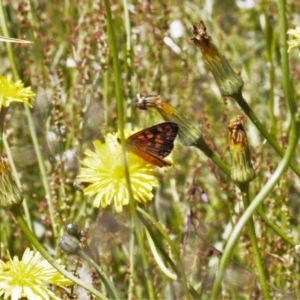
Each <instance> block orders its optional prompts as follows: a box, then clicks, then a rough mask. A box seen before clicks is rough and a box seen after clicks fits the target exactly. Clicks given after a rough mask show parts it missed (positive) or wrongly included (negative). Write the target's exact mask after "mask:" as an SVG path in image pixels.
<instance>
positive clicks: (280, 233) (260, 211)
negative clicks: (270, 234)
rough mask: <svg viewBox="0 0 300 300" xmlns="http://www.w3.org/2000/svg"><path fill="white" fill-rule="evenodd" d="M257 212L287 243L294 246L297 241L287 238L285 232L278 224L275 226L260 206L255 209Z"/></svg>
mask: <svg viewBox="0 0 300 300" xmlns="http://www.w3.org/2000/svg"><path fill="white" fill-rule="evenodd" d="M257 213H258V214H259V216H260V217H261V218H262V219H263V221H264V222H265V223H266V224H267V225H268V226H269V227H270V228H271V229H273V230H274V231H275V232H276V233H277V234H278V235H279V236H280V237H281V238H282V239H283V240H285V241H286V242H287V243H289V244H290V245H291V246H296V245H297V243H296V242H295V241H294V240H292V239H291V238H289V237H288V236H287V235H286V233H285V232H284V231H283V230H282V229H281V228H280V227H278V226H276V225H275V224H274V223H273V222H271V221H270V220H269V219H268V217H267V216H266V214H265V213H264V212H263V210H262V209H261V207H259V208H258V209H257Z"/></svg>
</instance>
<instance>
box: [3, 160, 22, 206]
mask: <svg viewBox="0 0 300 300" xmlns="http://www.w3.org/2000/svg"><path fill="white" fill-rule="evenodd" d="M22 200H23V196H22V193H21V192H20V190H19V189H18V187H17V185H16V183H15V182H14V180H13V179H12V176H11V173H10V170H9V167H8V164H7V162H6V161H5V160H4V158H3V157H1V156H0V207H3V208H12V207H13V206H14V205H17V204H20V203H21V202H22Z"/></svg>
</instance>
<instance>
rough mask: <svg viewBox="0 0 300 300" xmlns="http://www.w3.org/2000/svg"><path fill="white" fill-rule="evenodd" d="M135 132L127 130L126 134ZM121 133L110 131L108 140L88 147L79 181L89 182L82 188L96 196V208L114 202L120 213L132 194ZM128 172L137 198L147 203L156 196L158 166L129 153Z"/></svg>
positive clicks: (158, 175)
mask: <svg viewBox="0 0 300 300" xmlns="http://www.w3.org/2000/svg"><path fill="white" fill-rule="evenodd" d="M131 134H132V132H127V131H126V132H125V136H127V137H128V136H129V135H131ZM118 135H119V134H118V133H115V134H107V135H106V137H105V143H102V142H100V141H94V146H95V152H93V151H91V150H86V152H85V155H86V157H85V158H84V160H83V161H81V164H82V168H81V170H80V173H79V175H78V176H77V178H78V180H79V181H80V182H81V183H88V184H89V185H88V186H87V187H86V188H85V189H84V190H83V193H84V194H85V195H90V196H95V199H94V203H93V205H94V207H102V208H105V207H107V206H108V205H111V204H112V202H114V206H115V209H116V211H117V212H121V211H122V209H123V205H128V204H129V194H128V188H127V184H126V178H125V166H124V162H123V158H122V147H121V145H120V144H119V142H118ZM127 162H128V171H129V176H130V181H131V187H132V191H133V196H134V198H135V200H137V201H138V202H141V203H145V202H147V201H149V200H151V199H152V198H153V194H152V189H153V187H154V186H157V185H158V182H157V179H156V177H160V174H159V173H158V172H156V171H155V167H156V166H155V165H153V164H150V163H148V162H146V161H145V160H143V159H142V158H140V157H139V156H137V155H135V154H134V153H132V152H127Z"/></svg>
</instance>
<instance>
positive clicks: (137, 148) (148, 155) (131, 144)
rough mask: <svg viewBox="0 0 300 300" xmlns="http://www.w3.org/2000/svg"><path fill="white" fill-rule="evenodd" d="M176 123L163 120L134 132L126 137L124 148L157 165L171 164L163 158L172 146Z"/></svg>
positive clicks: (176, 127) (175, 133)
mask: <svg viewBox="0 0 300 300" xmlns="http://www.w3.org/2000/svg"><path fill="white" fill-rule="evenodd" d="M177 133H178V125H177V124H176V123H174V122H164V123H160V124H157V125H154V126H152V127H149V128H146V129H143V130H141V131H138V132H136V133H134V134H133V135H131V136H129V137H128V138H127V139H126V141H125V142H126V149H127V150H128V151H130V152H133V153H134V154H136V155H137V156H139V157H141V158H143V159H144V160H145V161H147V162H149V163H151V164H153V165H157V166H159V167H164V166H171V163H170V162H168V161H166V160H164V158H165V157H166V156H167V155H169V154H170V153H171V151H172V150H173V148H174V144H173V142H174V140H175V138H176V136H177Z"/></svg>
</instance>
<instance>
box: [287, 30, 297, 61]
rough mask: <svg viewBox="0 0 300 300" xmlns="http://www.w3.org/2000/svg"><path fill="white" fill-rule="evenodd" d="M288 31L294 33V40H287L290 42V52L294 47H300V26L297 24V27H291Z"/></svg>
mask: <svg viewBox="0 0 300 300" xmlns="http://www.w3.org/2000/svg"><path fill="white" fill-rule="evenodd" d="M287 33H288V34H291V35H292V40H291V41H288V42H287V43H288V44H289V49H288V52H290V51H291V50H292V49H293V48H295V47H298V48H299V47H300V27H299V26H297V27H296V29H290V30H288V32H287ZM299 57H300V52H299Z"/></svg>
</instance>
